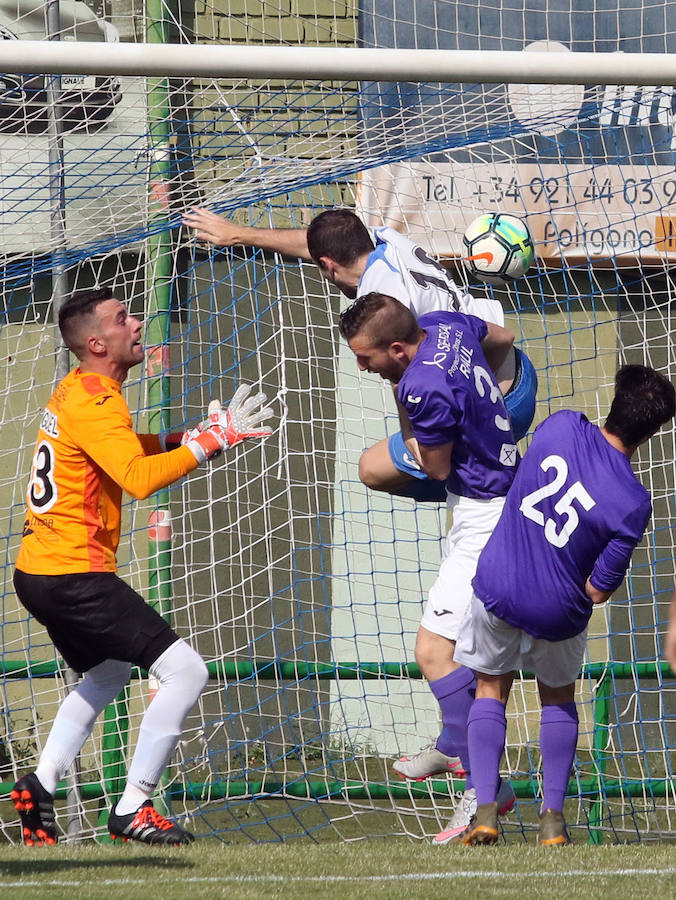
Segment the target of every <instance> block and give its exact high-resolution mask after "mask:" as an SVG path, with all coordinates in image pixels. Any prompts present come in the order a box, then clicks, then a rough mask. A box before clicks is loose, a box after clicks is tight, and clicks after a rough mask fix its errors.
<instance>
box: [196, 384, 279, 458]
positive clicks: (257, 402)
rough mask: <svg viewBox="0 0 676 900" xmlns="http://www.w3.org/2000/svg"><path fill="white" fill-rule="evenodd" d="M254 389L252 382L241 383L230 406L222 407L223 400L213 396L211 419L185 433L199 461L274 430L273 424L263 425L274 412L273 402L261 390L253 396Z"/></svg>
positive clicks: (210, 410) (262, 436) (210, 411)
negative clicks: (270, 403) (270, 402)
mask: <svg viewBox="0 0 676 900" xmlns="http://www.w3.org/2000/svg"><path fill="white" fill-rule="evenodd" d="M250 393H251V385H250V384H241V385H240V386H239V387H238V388H237V390H236V391H235V393H234V395H233V398H232V400H231V401H230V404H229V406H228V408H227V409H223V408H222V406H221V402H220V400H212V401H211V403H210V404H209V411H208V416H209V418H208V421H206V422H203V423H202V424H200V425H199V426H198V427H197V428H193V429H192V431H187V432H186V433H185V434H184V435H183V437H182V439H181V443H182V444H186V445H187V446H188V447H189V448H190V450H191V451H192V453H193V455H194V456H195V459H196V460H197V461H198V462H199V463H202V462H204V461H205V460H207V459H213V457H214V456H217V455H218V454H219V453H221V451H223V450H226V449H227V448H228V447H234V446H235V445H236V444H240V443H241V442H242V441H245V440H247V439H249V438H265V437H268V435H270V434H272V428H271V427H270V426H269V425H261V422H262V421H263V420H264V419H267V418H268V416H271V415H272V414H273V409H272V407H271V406H264V405H263V404H264V403H265V401H266V400H267V397H266V395H265V394H264V393H263V392H262V391H261V392H259V393H258V394H255V395H254V396H253V397H249V394H250Z"/></svg>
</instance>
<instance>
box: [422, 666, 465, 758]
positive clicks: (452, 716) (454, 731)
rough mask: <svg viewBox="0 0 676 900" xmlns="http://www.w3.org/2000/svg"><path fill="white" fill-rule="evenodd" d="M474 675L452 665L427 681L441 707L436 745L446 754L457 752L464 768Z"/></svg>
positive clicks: (451, 754)
mask: <svg viewBox="0 0 676 900" xmlns="http://www.w3.org/2000/svg"><path fill="white" fill-rule="evenodd" d="M475 688H476V679H475V678H474V672H472V670H471V669H468V668H467V666H460V668H459V669H454V670H453V672H450V673H449V674H448V675H444V677H443V678H437V680H436V681H430V690H431V691H432V693H433V694H434V696H435V697H436V698H437V701H438V703H439V706H440V707H441V724H442V729H441V734H440V735H439V739H438V740H437V749H438V750H441V752H442V753H445V754H446V756H459V757H460V759H461V760H462V764H463V767H464V768H465V771H466V772H469V771H470V767H469V753H468V752H467V716H468V714H469V711H470V708H471V706H472V703H473V701H474V689H475Z"/></svg>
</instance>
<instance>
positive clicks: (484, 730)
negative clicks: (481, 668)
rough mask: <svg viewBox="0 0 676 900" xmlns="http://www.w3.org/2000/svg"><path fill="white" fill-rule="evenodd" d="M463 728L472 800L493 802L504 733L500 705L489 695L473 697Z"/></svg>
mask: <svg viewBox="0 0 676 900" xmlns="http://www.w3.org/2000/svg"><path fill="white" fill-rule="evenodd" d="M467 732H468V735H469V758H470V764H471V766H472V774H473V781H474V787H475V788H476V801H477V803H478V804H479V805H481V804H483V803H493V801H494V800H495V798H496V797H497V795H498V786H499V784H500V760H501V759H502V754H503V752H504V749H505V737H506V735H507V717H506V715H505V707H504V705H503V704H502V703H500V701H499V700H494V699H493V698H492V697H480V698H479V699H478V700H475V701H474V703H473V704H472V708H471V710H470V712H469V721H468V723H467Z"/></svg>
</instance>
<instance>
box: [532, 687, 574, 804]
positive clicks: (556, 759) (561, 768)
mask: <svg viewBox="0 0 676 900" xmlns="http://www.w3.org/2000/svg"><path fill="white" fill-rule="evenodd" d="M577 721H578V720H577V707H576V706H575V704H574V703H562V704H560V705H555V706H554V705H552V706H549V705H548V706H543V707H542V717H541V719H540V752H541V754H542V782H543V792H542V809H543V810H545V809H555V810H558V811H559V812H563V801H564V799H565V796H566V790H567V789H568V780H569V778H570V770H571V767H572V765H573V760H574V759H575V748H576V746H577Z"/></svg>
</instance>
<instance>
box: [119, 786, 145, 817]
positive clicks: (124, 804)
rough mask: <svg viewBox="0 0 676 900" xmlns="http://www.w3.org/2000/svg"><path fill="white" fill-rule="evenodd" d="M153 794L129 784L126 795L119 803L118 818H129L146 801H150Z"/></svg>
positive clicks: (125, 790)
mask: <svg viewBox="0 0 676 900" xmlns="http://www.w3.org/2000/svg"><path fill="white" fill-rule="evenodd" d="M151 793H152V791H144V790H142V789H141V788H140V787H136V785H135V784H130V783H129V782H127V784H126V785H125V788H124V793H123V794H122V796H121V797H120V799H119V800H118V801H117V804H116V806H115V812H116V813H117V814H118V816H128V815H129V814H130V813H133V812H136V810H137V809H138V808H139V807H140V806H142V805H143V804H144V803H145V802H146V800H150V794H151Z"/></svg>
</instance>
